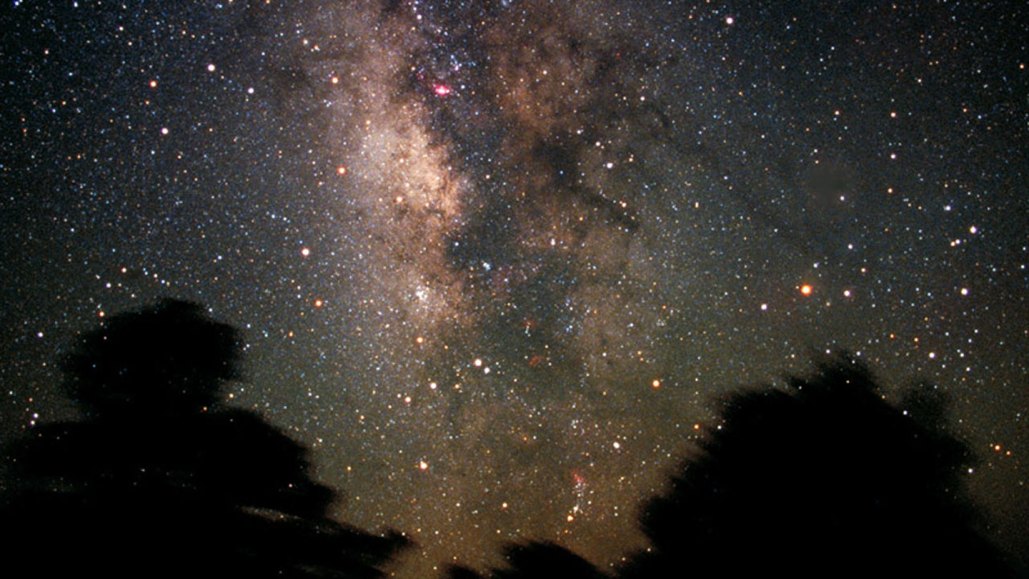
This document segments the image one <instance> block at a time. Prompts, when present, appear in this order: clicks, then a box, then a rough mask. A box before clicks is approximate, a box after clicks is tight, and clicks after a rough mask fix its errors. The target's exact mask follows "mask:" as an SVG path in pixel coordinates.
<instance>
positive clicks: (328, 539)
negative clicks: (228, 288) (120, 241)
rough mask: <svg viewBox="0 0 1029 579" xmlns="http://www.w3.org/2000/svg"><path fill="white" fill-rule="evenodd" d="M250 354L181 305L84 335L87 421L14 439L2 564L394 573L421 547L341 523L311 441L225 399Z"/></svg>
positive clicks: (116, 571) (70, 362) (75, 361)
mask: <svg viewBox="0 0 1029 579" xmlns="http://www.w3.org/2000/svg"><path fill="white" fill-rule="evenodd" d="M239 351H240V343H239V339H238V336H237V332H236V330H235V329H234V328H232V327H231V326H228V325H226V324H222V323H219V322H216V321H214V320H212V319H210V318H208V317H207V316H206V315H205V314H204V313H203V311H202V309H201V308H200V307H199V306H198V305H196V304H192V303H187V302H181V301H170V300H169V301H164V302H162V303H160V304H158V305H156V306H154V307H151V308H148V309H144V310H142V311H140V312H135V313H126V314H121V315H118V316H115V317H112V318H110V319H109V320H107V321H106V322H105V323H104V324H103V325H102V327H100V328H99V329H96V330H94V331H91V332H88V333H86V334H85V335H83V336H82V337H81V338H80V339H79V341H78V343H77V345H76V348H75V349H74V351H73V352H72V354H71V355H70V356H68V357H67V359H66V360H65V361H64V370H65V371H66V375H67V378H66V381H65V382H64V388H65V391H66V392H67V393H68V395H69V396H70V397H71V398H72V400H74V401H75V402H76V403H77V405H78V406H79V408H81V410H82V415H83V416H82V420H81V421H76V422H59V423H54V424H48V425H43V426H40V427H37V428H33V429H32V430H30V431H29V433H28V434H27V435H26V436H25V437H24V439H22V440H19V441H17V442H16V443H15V444H14V445H13V446H12V448H11V449H10V456H11V457H12V464H11V468H10V469H9V470H10V473H11V474H12V475H13V476H12V479H11V480H10V481H9V484H8V487H9V491H8V492H7V493H6V495H5V496H4V497H3V502H2V504H0V528H3V534H4V535H5V539H4V551H5V561H4V563H5V564H7V565H9V566H10V568H13V569H19V570H23V571H21V572H22V573H24V572H25V571H24V570H28V571H30V572H31V573H32V574H33V575H35V576H41V577H57V576H98V577H130V576H131V577H172V576H175V577H205V576H224V577H295V578H315V577H378V576H381V574H382V573H381V571H380V567H381V566H382V565H383V564H385V563H386V562H388V561H389V560H390V559H391V557H392V556H393V555H394V554H395V552H396V551H397V550H398V549H400V548H402V547H403V546H404V545H405V544H406V543H407V541H406V540H405V539H404V538H402V537H401V536H400V535H398V534H396V533H393V532H391V533H388V534H386V535H383V536H376V535H372V534H369V533H366V532H364V531H361V530H359V529H356V528H353V527H349V526H346V525H343V524H340V523H338V522H336V521H334V520H332V519H331V518H330V517H329V515H328V511H329V508H330V507H331V505H332V503H333V501H334V500H335V498H336V495H335V493H334V492H333V491H332V490H331V489H330V488H328V487H326V486H324V485H321V484H319V483H317V482H315V481H314V480H312V478H311V476H310V474H309V463H308V458H307V451H306V449H305V448H304V447H302V446H301V445H299V444H298V443H296V442H294V441H293V440H292V439H290V438H289V437H288V436H286V435H285V434H283V433H282V432H281V431H279V430H277V429H276V428H274V427H272V426H271V425H269V424H268V423H267V422H265V421H264V420H263V419H261V417H260V416H258V415H256V414H254V413H252V412H247V411H243V410H239V409H233V408H226V407H222V405H221V403H220V400H221V392H220V390H221V387H222V386H223V384H224V383H225V382H226V381H228V380H231V379H234V378H237V377H238V376H239ZM4 575H5V576H12V575H9V574H6V573H4Z"/></svg>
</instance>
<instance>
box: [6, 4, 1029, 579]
mask: <svg viewBox="0 0 1029 579" xmlns="http://www.w3.org/2000/svg"><path fill="white" fill-rule="evenodd" d="M1027 17H1029V14H1027V12H1026V10H1025V8H1024V7H1019V6H1016V5H1015V3H1012V4H1010V5H1004V4H999V5H996V4H982V5H979V4H974V5H971V4H970V5H962V4H955V3H947V2H942V3H915V4H913V5H908V6H902V5H890V4H881V5H880V4H871V3H865V2H853V3H837V4H834V5H833V6H831V7H830V6H827V5H824V4H823V3H814V2H810V3H809V2H796V3H790V4H789V6H788V7H787V6H785V5H778V4H776V3H768V4H765V3H761V2H735V3H696V4H692V3H677V2H671V3H650V2H617V1H596V2H568V3H555V2H519V1H504V2H499V3H498V2H483V3H463V2H456V1H454V2H449V1H444V2H417V1H416V2H406V1H402V2H385V3H374V2H356V3H348V2H319V1H313V0H312V1H304V2H285V3H279V2H250V3H248V2H223V3H214V2H208V3H203V4H202V5H201V4H199V3H198V4H196V5H193V4H187V3H183V4H182V5H181V6H175V7H172V6H166V5H165V4H161V5H157V4H153V5H150V4H145V3H144V4H143V5H133V6H129V7H123V6H121V5H117V4H110V5H109V4H108V3H99V2H85V1H80V2H77V3H68V4H67V5H65V4H62V6H61V7H57V8H51V7H46V6H40V5H36V4H35V3H28V2H24V3H23V2H15V3H14V6H13V7H11V6H10V5H9V6H8V7H7V8H5V9H4V13H3V16H2V19H3V20H2V25H3V29H4V30H5V31H9V32H5V34H4V39H3V44H2V49H3V50H2V53H0V61H2V70H4V73H3V77H2V78H3V83H4V84H3V93H2V104H3V108H4V110H5V111H6V112H5V114H4V120H3V134H2V137H0V139H2V140H0V151H2V152H3V156H2V159H0V178H2V185H3V186H2V193H3V196H2V199H0V210H2V219H3V228H4V237H5V242H4V244H3V250H2V262H0V274H2V275H3V279H4V280H5V283H4V285H3V292H4V294H3V295H4V304H5V307H4V311H3V314H2V316H3V318H2V320H3V324H2V326H3V328H4V330H3V332H4V333H3V343H2V350H0V351H2V353H3V357H2V365H0V376H2V377H3V382H4V391H5V397H4V400H3V405H2V407H0V408H2V409H3V416H4V421H3V424H4V430H3V431H4V434H5V436H6V437H9V436H11V435H14V434H16V433H19V432H23V431H24V430H26V429H28V428H31V426H32V425H33V424H36V423H39V422H41V421H47V420H52V419H57V418H61V417H65V416H67V415H68V414H69V412H71V409H70V408H69V407H68V405H67V404H66V403H63V402H62V401H61V399H60V396H59V394H58V390H57V388H56V384H57V383H58V381H59V376H58V375H57V373H56V371H55V370H54V369H53V361H54V360H56V359H57V357H58V356H59V355H60V353H61V352H62V351H63V348H64V347H65V346H66V345H67V344H68V342H69V339H70V337H71V336H72V335H74V333H75V332H76V331H80V330H82V329H85V328H89V327H92V325H94V324H96V323H97V322H98V321H99V319H101V318H102V317H105V316H107V315H110V314H112V313H116V312H118V311H122V310H125V309H130V308H138V307H139V306H141V305H142V304H145V303H149V302H151V301H153V300H155V299H157V298H158V297H160V296H164V295H171V296H176V297H181V298H186V299H191V300H196V301H200V302H202V303H204V304H205V305H207V306H209V307H210V309H211V312H212V314H213V315H214V316H215V317H217V318H219V319H222V320H225V321H227V322H230V323H232V324H235V325H237V326H239V327H240V328H241V329H242V330H243V331H244V332H245V335H246V338H247V348H246V350H247V351H246V355H247V367H248V375H247V379H246V380H245V381H242V382H240V383H238V384H235V385H234V386H233V388H232V390H231V393H230V394H229V396H230V398H231V400H232V403H233V404H239V405H242V406H245V407H248V408H254V409H256V410H258V411H260V412H262V413H263V414H264V415H265V416H267V417H268V418H269V419H270V420H271V421H273V422H274V423H276V424H277V425H280V426H282V427H283V428H286V429H288V430H289V432H290V433H291V435H293V436H295V437H296V438H297V439H299V440H301V441H303V442H305V443H306V444H309V445H311V446H312V448H313V449H314V453H315V454H314V456H315V460H316V464H317V467H318V474H319V477H320V478H321V479H322V480H324V481H326V482H328V483H329V484H332V485H334V486H336V487H338V488H340V489H341V490H342V491H343V493H344V495H345V496H346V500H345V502H343V503H342V504H341V505H339V509H338V514H339V516H340V517H341V518H343V519H345V520H347V521H351V522H353V523H355V524H358V525H361V526H365V527H369V528H384V527H395V528H397V529H400V530H402V531H404V532H406V533H408V534H409V535H411V536H412V537H413V538H414V540H415V541H416V542H417V543H418V545H419V549H418V550H417V552H415V553H411V554H409V555H408V556H406V558H405V559H404V560H403V561H402V565H400V566H399V567H398V571H399V573H400V574H401V576H409V577H421V576H427V575H428V574H429V573H431V570H432V569H434V568H438V567H439V566H440V565H442V564H444V563H446V562H448V561H453V560H458V561H461V562H464V563H469V564H472V565H481V564H484V563H486V562H489V561H492V560H493V558H494V557H496V552H497V547H498V545H500V544H501V543H503V542H505V541H510V540H516V539H519V538H523V537H532V538H542V539H552V540H556V541H558V542H560V543H562V544H564V545H567V546H569V547H571V548H573V549H576V550H577V551H579V552H581V553H583V554H584V555H585V556H586V557H587V558H589V559H591V560H593V561H595V562H597V563H599V564H611V563H614V562H616V561H617V560H618V558H619V557H620V556H621V555H622V554H624V553H625V552H626V551H628V550H629V549H630V548H632V547H635V546H638V542H639V541H640V537H639V535H638V534H637V531H636V528H635V527H636V513H637V508H638V505H639V503H640V501H641V500H642V499H644V498H646V497H647V496H650V495H652V494H653V493H655V492H657V491H659V490H660V489H661V488H663V487H662V485H663V484H664V481H665V478H666V476H667V475H668V473H669V472H670V469H671V468H672V467H673V466H674V465H675V464H677V462H678V461H679V460H680V459H681V458H682V457H683V456H685V454H686V453H687V452H688V450H689V448H690V446H689V441H690V440H691V439H692V438H694V437H695V436H697V435H698V434H699V433H700V432H702V431H703V430H704V429H705V428H710V427H715V426H716V425H715V424H714V422H713V421H714V420H715V418H716V411H717V400H718V397H719V396H720V395H721V394H723V393H725V392H727V391H729V390H731V389H733V388H735V387H738V386H741V385H752V384H755V383H758V382H770V381H775V380H777V379H778V378H779V377H781V376H782V375H784V374H785V373H787V372H802V371H804V370H805V369H807V368H809V361H810V359H811V356H812V355H814V354H816V353H819V352H823V351H826V350H836V349H848V350H850V351H852V352H855V353H856V355H857V356H859V357H861V358H863V359H865V360H867V361H868V362H869V364H870V365H871V366H872V368H873V369H875V370H876V371H877V372H878V373H879V375H880V376H881V377H882V379H883V382H884V383H885V384H886V386H887V388H888V393H889V395H890V396H892V397H897V394H898V392H900V389H901V388H902V387H904V386H905V385H908V384H910V383H911V382H912V381H915V380H923V379H924V380H929V381H932V382H934V383H936V384H938V385H939V387H940V388H941V389H943V390H944V391H945V392H947V393H948V394H949V396H950V397H951V398H952V400H953V413H954V416H955V418H956V422H957V427H958V430H959V432H960V433H961V434H962V435H963V436H965V437H967V438H968V439H969V440H970V442H971V444H972V446H973V448H974V449H975V450H976V452H977V453H978V454H979V456H980V457H981V459H982V461H981V463H980V465H979V466H978V467H976V468H975V469H973V470H972V471H970V472H969V473H968V478H969V482H970V484H971V485H972V487H973V489H975V490H976V492H977V493H978V496H979V498H980V500H981V501H983V503H984V504H985V506H986V507H988V509H989V512H990V516H991V518H992V520H993V521H994V528H993V531H992V532H993V533H994V535H993V536H994V538H995V539H996V540H997V541H998V542H999V543H1000V544H1001V545H1003V546H1005V548H1007V549H1009V550H1016V549H1023V550H1024V549H1026V547H1027V545H1026V544H1025V540H1026V539H1025V537H1024V533H1022V530H1023V529H1024V528H1025V524H1026V516H1027V513H1026V511H1025V505H1026V504H1029V496H1027V495H1026V490H1025V489H1026V487H1025V484H1024V482H1025V477H1026V467H1025V465H1024V460H1023V458H1022V456H1023V454H1024V453H1025V452H1029V440H1027V438H1026V436H1025V414H1026V412H1029V395H1027V392H1029V390H1027V389H1026V377H1027V368H1026V366H1025V353H1026V349H1027V344H1026V328H1027V327H1029V317H1027V315H1026V313H1025V312H1026V311H1027V308H1026V304H1025V296H1026V290H1027V286H1029V277H1027V273H1026V254H1027V247H1029V239H1027V236H1026V231H1027V229H1026V226H1027V218H1026V216H1027V215H1029V207H1027V197H1026V195H1025V186H1026V170H1027V166H1029V165H1027V154H1029V153H1027V152H1029V142H1027V139H1026V129H1027V123H1029V111H1027V102H1026V94H1029V86H1027V82H1026V79H1027V72H1026V70H1025V67H1026V61H1027V60H1029V55H1027V50H1026V44H1025V38H1027V37H1029V25H1027V23H1029V18H1027Z"/></svg>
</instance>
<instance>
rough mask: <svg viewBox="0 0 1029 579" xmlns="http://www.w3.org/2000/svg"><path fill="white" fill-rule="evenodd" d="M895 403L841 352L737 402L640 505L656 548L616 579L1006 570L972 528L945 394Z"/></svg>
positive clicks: (965, 452)
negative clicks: (783, 385) (663, 488)
mask: <svg viewBox="0 0 1029 579" xmlns="http://www.w3.org/2000/svg"><path fill="white" fill-rule="evenodd" d="M904 408H905V410H901V409H897V408H895V407H893V406H891V405H890V404H888V403H887V402H885V401H884V399H883V397H882V396H881V395H880V393H879V392H878V390H877V387H876V385H875V383H874V381H873V379H872V378H871V376H870V374H869V372H868V371H867V370H866V369H865V368H864V367H863V366H862V365H860V364H858V363H857V362H855V361H854V360H853V359H851V358H849V357H846V356H840V357H838V358H834V359H832V360H829V361H827V362H826V363H824V364H822V365H821V366H820V368H819V370H818V372H817V373H816V374H815V375H814V376H813V377H811V378H807V379H801V378H792V379H790V380H789V391H782V390H776V389H772V388H766V389H762V390H758V391H752V392H744V393H740V394H736V395H733V396H732V397H731V398H729V399H728V401H727V404H726V405H725V408H724V411H723V413H722V418H723V426H722V428H721V429H718V430H713V431H711V432H710V433H709V434H708V436H707V438H706V439H705V440H704V442H703V443H702V445H701V448H702V453H701V454H700V455H699V456H698V457H696V458H693V459H691V460H689V461H687V462H686V463H685V464H684V465H683V467H682V470H681V472H680V473H679V474H678V475H677V476H676V477H674V479H673V480H672V483H671V487H670V489H669V490H668V491H667V492H666V493H665V494H664V495H662V496H659V497H657V498H654V499H652V500H651V501H650V502H649V503H647V504H646V505H645V508H644V510H643V513H642V515H641V524H642V527H643V530H644V532H645V533H646V535H647V536H648V537H649V539H650V541H651V543H652V546H651V548H650V549H648V550H647V551H646V552H640V553H637V554H635V555H633V556H632V557H631V558H630V560H629V563H628V564H627V565H626V566H625V567H624V568H623V569H622V570H621V575H622V576H623V577H625V578H631V579H635V578H643V577H647V578H666V577H714V576H718V577H745V576H784V577H797V576H803V577H814V576H818V577H833V576H868V577H903V576H907V577H962V576H964V577H1002V576H1008V575H1010V571H1009V570H1008V569H1007V568H1006V567H1005V565H1004V564H1003V562H1002V560H1001V558H1000V557H999V555H998V553H997V552H996V551H995V550H994V549H993V548H992V547H991V546H990V544H989V543H988V541H986V540H985V539H984V538H983V537H982V536H981V535H980V534H979V533H978V532H977V531H976V527H977V525H978V523H979V522H980V521H979V520H978V518H977V515H976V512H975V511H974V509H973V508H972V506H971V502H970V500H969V498H968V495H967V492H966V490H965V487H964V484H963V482H962V479H961V473H962V471H964V470H965V469H967V468H968V466H969V465H970V464H971V460H972V456H971V453H970V451H969V449H968V448H967V447H966V446H965V445H963V444H962V443H960V442H959V441H958V440H956V439H955V438H954V437H953V436H951V435H949V434H947V433H946V431H945V430H944V429H943V426H944V420H943V419H944V416H945V413H944V410H945V407H944V400H943V398H942V396H941V395H940V394H939V393H938V391H936V390H934V389H932V388H931V387H922V388H920V389H918V390H916V391H915V392H914V393H913V394H912V395H911V396H909V398H908V399H907V400H905V402H904Z"/></svg>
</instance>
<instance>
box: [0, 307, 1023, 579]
mask: <svg viewBox="0 0 1029 579" xmlns="http://www.w3.org/2000/svg"><path fill="white" fill-rule="evenodd" d="M239 352H240V342H239V337H238V333H237V331H236V330H235V329H234V328H232V327H231V326H228V325H225V324H223V323H220V322H216V321H214V320H212V319H210V318H208V317H207V316H206V315H205V314H204V313H203V310H202V308H201V307H199V306H197V305H196V304H191V303H187V302H179V301H165V302H162V303H160V304H158V305H156V306H154V307H151V308H147V309H144V310H142V311H140V312H134V313H127V314H121V315H118V316H115V317H112V318H111V319H109V320H108V321H107V322H105V323H104V324H103V326H102V327H100V328H99V329H96V330H94V331H91V332H88V333H86V334H84V335H83V336H82V337H80V338H79V340H78V342H77V343H76V347H75V348H74V349H73V351H72V353H71V354H70V355H69V356H68V357H67V358H66V359H65V360H64V361H63V369H64V371H65V374H66V378H65V381H64V382H63V387H64V390H65V392H66V393H67V395H68V396H69V397H70V398H71V399H72V400H73V401H74V402H75V403H76V404H77V406H78V407H79V408H80V409H81V414H82V416H81V419H80V420H78V421H70V422H59V423H52V424H47V425H43V426H40V427H36V428H33V429H31V430H30V431H29V432H28V433H27V434H26V435H25V436H24V437H23V438H22V439H20V440H17V441H15V442H14V443H13V444H12V445H11V446H10V447H9V448H8V449H7V454H8V456H9V458H10V464H9V466H8V469H7V470H8V473H7V474H8V480H7V482H6V485H5V486H6V490H5V492H4V495H3V496H2V497H0V532H2V533H3V536H4V537H5V539H4V541H5V542H4V551H5V557H4V562H3V565H4V566H6V570H5V571H6V572H3V575H4V576H21V575H22V574H25V571H24V570H31V574H32V575H34V576H41V577H57V576H93V575H97V576H105V577H130V576H131V577H158V576H165V577H171V576H179V577H181V576H226V577H296V578H315V577H379V576H382V575H384V574H385V570H386V569H387V566H388V565H389V563H390V562H391V561H392V560H393V558H394V557H395V555H396V554H397V553H399V552H400V551H402V550H403V549H404V548H406V547H408V546H409V545H410V542H409V540H407V539H406V538H404V537H403V536H402V535H401V534H399V533H397V532H394V531H388V532H385V533H379V534H373V533H369V532H366V531H363V530H360V529H357V528H354V527H351V526H348V525H345V524H342V523H340V522H338V521H335V520H333V519H332V518H331V517H330V516H329V514H328V513H329V509H330V507H331V505H332V504H333V501H334V500H336V493H335V492H334V491H333V490H332V489H330V488H328V487H326V486H324V485H322V484H319V483H318V482H316V481H314V480H313V479H312V478H311V476H310V473H309V470H310V469H309V462H308V458H307V451H306V449H305V448H303V447H302V446H301V445H299V444H298V443H296V442H295V441H293V440H292V439H290V438H289V437H288V436H286V435H285V434H284V433H282V432H281V431H279V430H278V429H276V428H274V427H273V426H271V425H269V424H268V423H267V422H265V421H264V420H263V419H262V418H261V417H260V416H258V415H257V414H254V413H252V412H247V411H243V410H239V409H235V408H231V407H227V406H223V405H222V404H221V402H220V401H221V399H222V396H221V389H222V387H223V385H224V383H225V382H226V381H228V380H232V379H235V378H237V377H238V375H239V364H240V356H239ZM945 410H946V405H945V400H944V398H943V397H942V395H941V394H940V393H939V391H938V390H936V389H934V388H932V387H931V386H922V387H919V388H916V389H914V390H912V391H911V392H910V394H909V395H908V396H907V397H906V398H905V399H904V400H903V401H902V403H901V404H900V406H899V407H895V406H893V405H891V404H889V403H887V402H886V401H885V400H884V398H883V396H882V395H881V393H880V391H879V389H878V387H877V385H876V384H875V382H874V380H873V378H872V376H871V374H870V372H869V371H868V370H867V369H866V368H865V367H864V366H863V365H862V364H860V363H859V362H857V361H856V360H854V359H852V358H850V357H847V356H845V355H840V356H836V357H834V358H832V359H829V360H826V361H824V362H823V363H822V364H820V365H819V366H818V368H817V370H816V372H814V374H813V375H812V376H810V377H806V378H796V377H795V378H790V379H789V380H788V385H787V388H786V389H777V388H773V387H771V386H767V387H763V388H759V389H752V390H747V391H741V392H738V393H736V394H733V395H730V396H729V397H727V398H726V399H725V400H724V402H723V410H722V425H721V427H720V428H718V429H713V430H710V431H709V432H707V433H706V435H705V437H704V438H703V439H702V441H701V442H700V448H699V452H698V453H697V454H696V455H695V456H694V457H692V458H690V459H688V460H687V461H685V462H684V463H683V464H682V465H681V467H680V468H679V469H678V472H677V474H676V475H675V476H674V477H673V478H672V480H671V482H670V484H669V486H668V488H667V489H666V491H665V492H664V493H663V494H661V495H660V496H657V497H654V498H652V499H650V500H649V501H647V502H646V503H645V504H644V506H643V509H642V511H641V515H640V525H641V528H642V530H643V532H644V534H645V535H646V537H647V539H648V541H649V546H648V547H647V548H646V549H644V550H641V551H639V552H634V553H629V554H628V555H626V557H625V558H624V559H623V562H622V564H621V565H620V566H618V567H617V568H615V569H605V570H601V569H598V568H597V567H596V566H594V565H593V564H591V563H590V562H589V561H587V560H585V559H584V558H582V557H581V556H579V555H577V554H575V553H573V552H571V551H569V550H567V549H565V548H563V547H561V546H559V545H555V544H553V543H550V542H536V541H527V542H523V543H517V544H512V545H508V546H507V547H505V549H504V550H503V553H502V555H503V560H504V562H505V566H504V567H503V568H499V569H492V570H489V571H487V572H485V574H481V573H479V572H477V571H474V570H472V569H469V568H465V567H460V566H455V567H451V568H450V569H448V570H447V571H446V576H447V577H450V578H451V579H473V578H483V579H484V578H487V577H488V578H493V579H515V578H530V577H533V578H536V577H540V578H545V577H561V578H568V579H596V578H604V577H612V578H614V577H618V578H621V579H638V578H650V577H653V578H670V577H715V576H723V577H742V576H756V575H762V576H767V575H776V576H778V575H783V576H804V577H814V576H819V577H824V576H859V575H861V576H901V575H907V576H917V577H921V576H943V577H950V576H974V577H1007V576H1012V575H1014V573H1013V571H1012V570H1011V569H1010V567H1008V566H1006V565H1005V563H1004V561H1003V558H1002V557H1001V556H1000V554H999V552H998V551H997V550H995V548H994V547H993V546H992V545H991V544H990V543H989V541H987V540H986V539H985V538H984V536H983V535H982V534H981V533H980V532H979V529H981V528H982V526H983V524H984V521H982V520H981V515H980V514H978V511H977V510H976V509H975V508H974V505H973V503H972V501H971V500H970V498H969V495H968V492H967V490H966V488H965V486H964V484H963V481H962V478H961V472H962V471H963V470H964V469H967V468H968V467H969V465H971V464H972V462H973V456H972V453H971V452H970V450H969V449H968V447H967V446H965V445H964V444H963V443H962V442H960V441H959V440H958V439H957V438H956V437H954V436H953V435H952V434H950V433H949V432H948V428H947V423H946V412H945ZM11 570H14V571H15V572H14V573H13V574H12V573H11V572H10V571H11Z"/></svg>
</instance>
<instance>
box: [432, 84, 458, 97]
mask: <svg viewBox="0 0 1029 579" xmlns="http://www.w3.org/2000/svg"><path fill="white" fill-rule="evenodd" d="M432 92H433V93H435V94H436V96H438V97H445V96H450V93H451V92H453V89H451V88H450V86H449V85H445V84H443V83H436V84H434V85H432Z"/></svg>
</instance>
